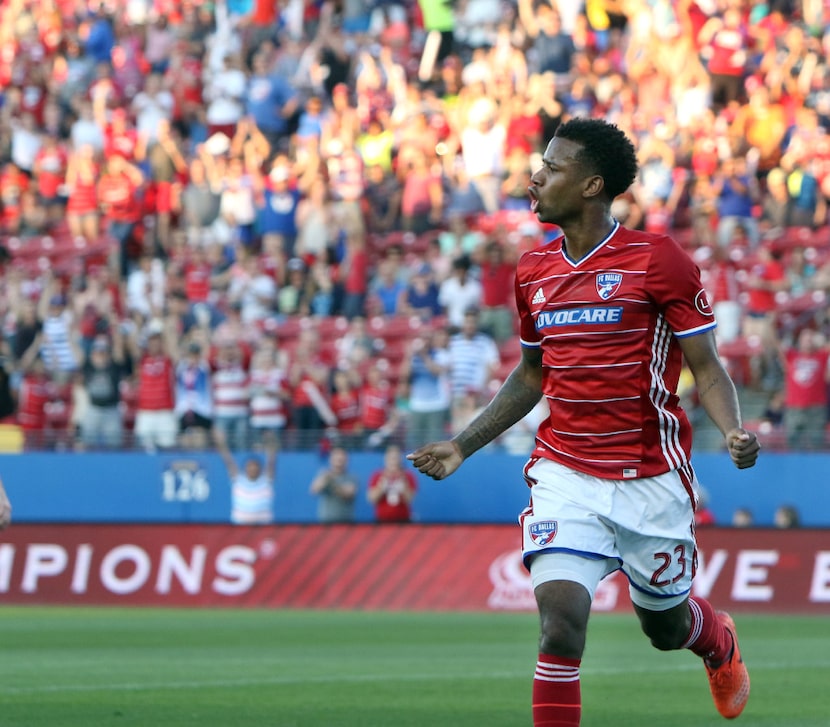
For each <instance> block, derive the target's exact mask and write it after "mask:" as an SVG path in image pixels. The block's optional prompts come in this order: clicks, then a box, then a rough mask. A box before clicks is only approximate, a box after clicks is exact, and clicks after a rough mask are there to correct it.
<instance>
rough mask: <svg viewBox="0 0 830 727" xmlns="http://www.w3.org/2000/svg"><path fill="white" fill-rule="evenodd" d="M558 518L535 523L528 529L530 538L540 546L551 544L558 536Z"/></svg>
mask: <svg viewBox="0 0 830 727" xmlns="http://www.w3.org/2000/svg"><path fill="white" fill-rule="evenodd" d="M556 529H557V525H556V520H545V521H544V522H540V523H533V524H532V525H531V526H530V527H529V528H528V529H527V531H528V532H529V533H530V539H531V540H532V541H533V542H534V543H536V545H538V546H540V547H544V546H546V545H550V543H551V542H553V539H554V538H555V537H556Z"/></svg>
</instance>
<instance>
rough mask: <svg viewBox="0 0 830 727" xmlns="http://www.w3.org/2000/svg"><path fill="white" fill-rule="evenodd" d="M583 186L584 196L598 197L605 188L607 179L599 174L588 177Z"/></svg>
mask: <svg viewBox="0 0 830 727" xmlns="http://www.w3.org/2000/svg"><path fill="white" fill-rule="evenodd" d="M583 184H584V186H583V188H582V196H583V197H591V198H593V197H598V196H599V195H600V194H602V192H603V190H604V189H605V180H604V179H603V178H602V177H601V176H600V175H599V174H592V175H591V176H590V177H586V178H585V181H584V183H583Z"/></svg>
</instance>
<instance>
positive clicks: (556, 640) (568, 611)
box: [530, 552, 608, 727]
mask: <svg viewBox="0 0 830 727" xmlns="http://www.w3.org/2000/svg"><path fill="white" fill-rule="evenodd" d="M607 570H608V566H607V565H606V562H605V561H599V560H591V559H588V558H583V557H580V556H577V555H572V554H569V553H561V552H551V553H542V554H540V555H538V556H536V557H535V558H534V560H533V561H532V562H531V565H530V571H531V578H532V580H533V583H534V586H535V588H534V593H535V595H536V603H537V605H538V607H539V627H540V634H539V655H538V658H537V661H536V671H535V673H534V677H533V725H534V727H576V725H579V721H580V717H581V715H582V694H581V689H580V676H579V669H580V665H581V663H582V653H583V651H584V650H585V634H586V632H587V629H588V617H589V615H590V612H591V601H592V599H593V593H594V591H595V589H596V586H597V584H598V583H599V581H600V579H601V578H602V577H603V576H604V575H605V574H606V573H607Z"/></svg>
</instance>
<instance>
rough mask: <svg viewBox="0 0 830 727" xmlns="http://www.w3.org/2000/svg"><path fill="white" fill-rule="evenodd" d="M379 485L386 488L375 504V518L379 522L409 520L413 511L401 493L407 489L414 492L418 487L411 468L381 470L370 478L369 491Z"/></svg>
mask: <svg viewBox="0 0 830 727" xmlns="http://www.w3.org/2000/svg"><path fill="white" fill-rule="evenodd" d="M378 487H380V488H382V489H383V490H384V495H383V497H381V498H380V500H378V501H377V503H376V504H375V518H376V519H377V521H378V522H387V523H389V522H409V520H411V519H412V511H411V508H410V507H409V503H408V502H406V501H405V500H404V499H403V497H402V496H401V493H402V492H404V491H405V490H406V489H409V490H411V491H412V492H414V491H415V490H416V488H417V484H416V480H415V476H414V475H413V474H412V472H410V471H409V470H400V471H398V472H387V471H386V470H379V471H378V472H375V473H374V474H373V475H372V477H371V478H370V480H369V491H370V492H371V491H372V490H374V489H377V488H378Z"/></svg>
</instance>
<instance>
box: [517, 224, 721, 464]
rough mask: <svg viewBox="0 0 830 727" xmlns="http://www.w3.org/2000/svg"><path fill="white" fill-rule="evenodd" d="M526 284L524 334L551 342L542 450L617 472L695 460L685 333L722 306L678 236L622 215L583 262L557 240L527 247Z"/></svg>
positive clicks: (522, 289) (711, 323)
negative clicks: (684, 384)
mask: <svg viewBox="0 0 830 727" xmlns="http://www.w3.org/2000/svg"><path fill="white" fill-rule="evenodd" d="M515 289H516V303H517V307H518V312H519V317H520V321H521V329H520V330H521V341H522V345H523V346H529V347H533V348H540V349H541V351H542V368H543V377H542V393H543V394H544V396H545V398H546V399H547V402H548V406H549V408H550V417H549V418H548V419H546V420H545V421H544V422H542V424H541V425H540V426H539V429H538V431H537V434H536V449H535V450H534V452H533V454H534V456H538V457H545V458H547V459H551V460H554V461H556V462H559V463H561V464H563V465H565V466H567V467H571V468H573V469H575V470H579V471H580V472H585V473H587V474H590V475H594V476H597V477H604V478H608V479H627V478H642V477H653V476H656V475H659V474H662V473H664V472H668V471H671V470H678V469H681V468H684V469H689V457H690V451H691V444H692V430H691V426H690V425H689V421H688V419H687V418H686V415H685V413H684V412H683V410H682V409H681V408H680V404H679V399H678V396H677V393H676V391H677V382H678V378H679V376H680V370H681V364H682V360H681V359H682V356H681V350H680V346H679V344H678V341H677V339H678V338H682V337H684V336H691V335H695V334H699V333H703V332H704V331H708V330H710V329H713V328H714V327H715V318H714V315H713V313H712V309H711V307H710V305H709V302H708V300H707V298H706V293H705V291H704V290H703V286H702V285H701V282H700V272H699V270H698V268H697V266H696V265H695V264H694V263H693V262H692V260H691V259H690V258H689V257H688V255H686V253H685V252H684V251H683V249H682V248H681V247H680V246H679V245H678V244H677V242H675V241H674V240H673V239H671V238H670V237H666V236H660V235H652V234H648V233H645V232H636V231H633V230H628V229H626V228H623V227H621V226H620V225H619V223H617V224H615V226H614V229H613V230H612V231H611V232H610V233H609V235H608V237H606V238H605V239H604V240H602V241H601V242H600V243H599V244H598V245H597V246H596V247H595V248H594V250H593V251H592V252H591V253H590V254H588V255H587V256H586V257H584V258H583V259H582V260H580V261H578V262H574V261H573V260H572V259H571V258H569V257H568V254H567V252H566V251H565V249H564V245H563V244H562V242H560V241H559V240H557V241H554V242H552V243H550V244H549V245H547V246H546V247H544V248H540V249H537V250H532V251H530V252H527V253H525V254H524V255H523V256H522V257H521V259H520V260H519V264H518V266H517V270H516V286H515ZM687 474H691V473H690V472H688V473H687Z"/></svg>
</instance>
